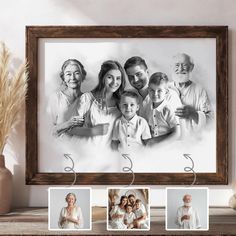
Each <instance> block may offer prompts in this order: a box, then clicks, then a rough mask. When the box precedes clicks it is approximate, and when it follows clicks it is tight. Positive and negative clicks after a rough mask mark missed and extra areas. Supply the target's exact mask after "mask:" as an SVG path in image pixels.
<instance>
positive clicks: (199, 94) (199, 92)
mask: <svg viewBox="0 0 236 236" xmlns="http://www.w3.org/2000/svg"><path fill="white" fill-rule="evenodd" d="M169 86H170V87H171V88H172V89H174V90H175V91H176V92H177V93H178V94H179V97H180V100H181V102H182V104H183V105H190V106H192V107H194V108H195V110H196V111H197V113H198V123H196V122H195V121H194V120H187V119H180V123H181V126H182V127H184V128H185V130H182V129H181V131H182V133H183V132H185V135H186V134H189V132H192V131H196V132H198V131H199V130H200V129H202V127H204V126H205V125H206V122H207V121H210V120H212V119H213V118H214V113H213V111H212V109H211V104H210V100H209V98H208V95H207V92H206V90H205V89H203V88H202V87H201V86H200V85H199V84H196V83H194V82H192V81H190V82H189V83H187V84H186V86H183V87H179V86H178V84H175V83H174V82H171V83H170V84H169Z"/></svg>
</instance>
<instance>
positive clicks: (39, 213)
mask: <svg viewBox="0 0 236 236" xmlns="http://www.w3.org/2000/svg"><path fill="white" fill-rule="evenodd" d="M92 215H93V218H92V230H91V231H79V232H78V231H70V232H68V231H59V230H58V231H49V230H48V209H47V208H23V209H17V210H14V211H13V212H11V213H10V214H8V215H4V216H0V235H12V234H13V235H26V234H28V235H29V234H30V235H81V234H82V235H121V234H122V232H121V231H107V230H106V208H105V207H93V209H92ZM30 218H31V220H30ZM124 234H125V235H215V236H217V235H235V234H236V211H234V210H232V209H231V208H228V207H214V208H213V207H212V208H210V209H209V231H187V232H184V231H166V230H165V209H164V208H163V207H154V208H151V227H150V231H133V232H130V231H123V235H124Z"/></svg>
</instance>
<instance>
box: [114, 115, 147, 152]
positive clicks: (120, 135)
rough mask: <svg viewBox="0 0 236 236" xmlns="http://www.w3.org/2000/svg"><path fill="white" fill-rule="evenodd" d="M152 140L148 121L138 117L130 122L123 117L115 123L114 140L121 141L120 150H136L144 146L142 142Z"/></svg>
mask: <svg viewBox="0 0 236 236" xmlns="http://www.w3.org/2000/svg"><path fill="white" fill-rule="evenodd" d="M150 138H151V133H150V129H149V126H148V123H147V121H146V120H145V119H144V118H142V117H140V116H138V115H135V116H134V117H133V118H132V119H131V120H129V121H128V120H126V119H125V118H124V116H122V117H121V118H118V119H117V120H116V122H115V125H114V128H113V137H112V140H118V141H120V144H119V147H118V148H119V150H122V151H125V150H132V149H136V148H137V147H140V146H142V145H143V143H142V140H146V139H150Z"/></svg>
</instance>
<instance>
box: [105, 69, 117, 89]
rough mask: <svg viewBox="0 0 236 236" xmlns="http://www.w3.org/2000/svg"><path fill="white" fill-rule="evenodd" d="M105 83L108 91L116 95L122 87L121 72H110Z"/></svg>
mask: <svg viewBox="0 0 236 236" xmlns="http://www.w3.org/2000/svg"><path fill="white" fill-rule="evenodd" d="M104 82H105V88H106V90H107V91H108V92H112V93H114V92H115V91H116V90H117V89H118V88H119V87H120V85H121V72H120V71H119V70H109V71H108V72H107V73H106V74H105V75H104Z"/></svg>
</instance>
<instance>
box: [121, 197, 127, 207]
mask: <svg viewBox="0 0 236 236" xmlns="http://www.w3.org/2000/svg"><path fill="white" fill-rule="evenodd" d="M127 202H128V200H127V198H123V199H122V201H121V205H122V206H125V205H126V204H127Z"/></svg>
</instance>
